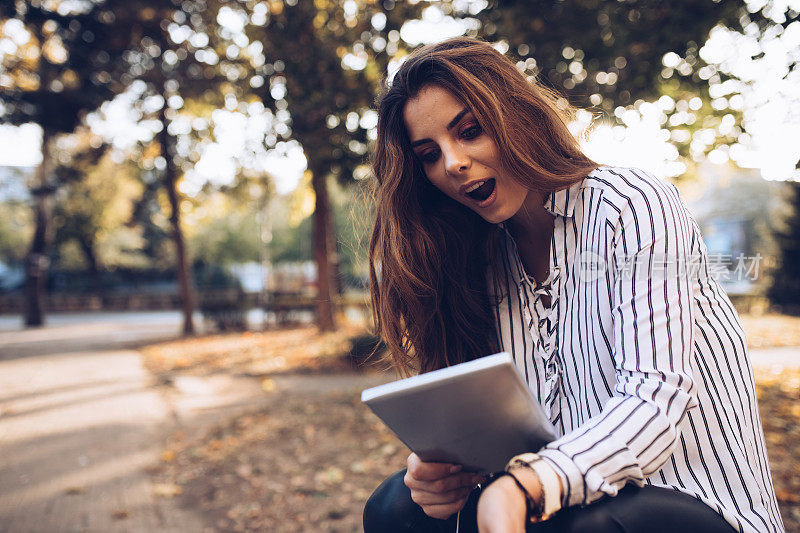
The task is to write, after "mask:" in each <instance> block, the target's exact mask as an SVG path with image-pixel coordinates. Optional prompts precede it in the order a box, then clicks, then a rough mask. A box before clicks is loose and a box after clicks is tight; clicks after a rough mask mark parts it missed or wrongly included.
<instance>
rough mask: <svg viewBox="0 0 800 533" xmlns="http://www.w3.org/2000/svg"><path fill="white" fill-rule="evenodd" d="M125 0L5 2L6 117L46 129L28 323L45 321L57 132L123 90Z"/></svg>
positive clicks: (29, 266)
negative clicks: (119, 74) (55, 5)
mask: <svg viewBox="0 0 800 533" xmlns="http://www.w3.org/2000/svg"><path fill="white" fill-rule="evenodd" d="M117 4H121V2H111V1H110V2H105V3H102V4H95V3H90V4H88V5H87V6H81V7H83V9H80V10H78V11H77V12H76V11H73V10H72V9H70V8H69V7H67V6H61V9H59V10H51V9H46V8H45V7H43V6H42V5H41V4H40V3H39V2H10V1H4V2H2V3H0V24H2V27H3V32H4V34H6V35H7V36H8V38H6V39H5V40H4V41H5V42H6V43H8V44H7V46H6V47H5V48H4V49H3V51H2V57H1V58H0V68H1V70H0V75H1V79H2V89H3V90H2V91H0V105H2V113H0V122H2V123H8V124H13V125H20V124H25V123H34V124H38V125H39V126H40V127H41V129H42V162H41V164H40V165H39V168H38V169H37V171H36V174H35V176H34V177H33V179H32V180H31V182H30V184H29V188H30V192H31V195H32V197H33V198H34V205H35V209H34V213H35V216H34V220H35V230H34V233H33V236H32V242H31V244H30V246H29V249H28V252H27V257H26V271H25V272H26V294H27V297H26V308H25V318H24V320H25V324H26V325H27V326H38V325H41V324H42V323H43V321H44V315H43V305H42V293H43V289H44V279H45V272H46V267H47V264H48V262H49V260H48V255H47V254H48V244H49V241H50V238H51V233H52V231H51V228H50V227H49V223H48V222H49V219H50V215H51V213H50V211H51V197H52V194H53V192H54V191H55V190H56V189H57V188H58V187H59V185H60V183H59V182H58V180H57V178H56V176H55V174H54V173H53V167H54V164H53V154H51V149H52V146H51V145H52V143H53V140H54V137H55V136H57V135H59V134H64V133H71V132H73V131H74V130H75V128H76V127H77V126H78V124H79V123H80V121H81V120H82V119H83V117H84V116H85V114H86V113H87V112H89V111H93V110H94V109H96V108H97V107H98V106H99V105H100V104H101V103H102V102H104V101H105V100H107V99H109V98H110V97H111V96H112V95H113V94H115V93H116V92H118V91H120V90H121V89H122V86H121V85H120V83H119V81H118V80H117V79H115V78H113V77H112V76H110V75H108V72H107V67H108V65H109V64H112V63H113V62H115V61H117V60H118V57H119V53H120V52H121V49H120V46H119V45H120V38H119V37H120V33H119V32H118V31H117V28H115V27H114V22H115V17H116V16H115V8H116V7H117ZM98 43H102V45H101V46H98Z"/></svg>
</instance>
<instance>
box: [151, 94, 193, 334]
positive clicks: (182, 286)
mask: <svg viewBox="0 0 800 533" xmlns="http://www.w3.org/2000/svg"><path fill="white" fill-rule="evenodd" d="M165 101H166V98H165ZM159 120H160V121H161V126H162V128H161V131H160V132H159V134H158V137H159V143H160V144H161V156H162V157H163V158H164V159H165V160H166V162H167V166H166V167H165V169H164V187H165V188H166V190H167V196H168V197H169V206H170V211H171V212H170V215H169V221H170V224H171V225H172V240H173V241H174V242H175V254H176V256H177V262H176V266H177V269H178V288H179V292H180V299H181V307H182V308H183V334H184V335H194V333H195V330H194V321H193V320H192V315H193V314H194V307H195V302H194V289H193V285H194V283H193V281H192V272H191V269H190V266H189V260H188V257H187V253H186V243H185V241H184V239H183V231H182V230H181V206H180V198H179V197H178V190H177V187H176V182H177V179H178V176H177V174H178V173H177V169H176V168H175V161H174V160H173V157H174V155H175V153H174V152H175V150H174V144H175V143H174V139H173V138H172V136H171V135H170V134H169V132H168V131H167V126H169V121H168V120H167V117H166V104H165V105H164V107H162V108H161V111H159Z"/></svg>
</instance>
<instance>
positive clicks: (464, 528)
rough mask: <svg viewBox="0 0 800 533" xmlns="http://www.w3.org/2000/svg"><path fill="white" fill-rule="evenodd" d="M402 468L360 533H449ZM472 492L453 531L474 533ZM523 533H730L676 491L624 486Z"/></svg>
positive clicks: (368, 510)
mask: <svg viewBox="0 0 800 533" xmlns="http://www.w3.org/2000/svg"><path fill="white" fill-rule="evenodd" d="M405 473H406V471H405V470H400V471H399V472H395V473H394V474H392V475H391V476H389V477H388V478H387V479H386V480H385V481H384V482H383V483H381V485H380V486H379V487H378V488H377V489H376V490H375V492H374V493H373V494H372V496H371V497H370V499H369V500H368V501H367V504H366V506H365V507H364V532H365V533H400V532H419V533H440V532H442V533H444V532H447V533H452V532H454V531H455V530H456V515H453V516H451V517H450V518H448V519H447V520H437V519H435V518H431V517H429V516H428V515H426V514H425V513H424V512H423V511H422V508H421V507H420V506H419V505H417V504H416V503H414V502H413V501H412V500H411V491H409V490H408V487H406V485H405V483H403V476H404V475H405ZM479 496H480V493H479V491H478V490H474V491H472V494H470V497H469V500H468V501H467V504H466V505H465V506H464V509H463V510H462V511H461V521H460V527H459V533H474V532H475V531H477V529H478V528H477V521H476V507H477V504H478V497H479ZM527 531H528V533H554V532H559V533H578V532H586V533H662V532H663V533H673V532H680V533H692V532H698V533H701V532H702V533H731V532H733V531H735V530H734V529H733V527H731V525H730V524H728V523H727V522H726V521H725V520H724V519H723V518H722V517H721V516H720V515H719V514H717V513H716V512H715V511H714V510H713V509H711V508H710V507H709V506H707V505H706V504H704V503H703V502H701V501H700V500H697V499H695V498H692V497H691V496H689V495H687V494H683V493H681V492H678V491H675V490H672V489H665V488H662V487H653V486H650V485H646V486H644V487H642V488H639V487H637V486H635V485H627V486H626V487H624V488H623V489H622V490H620V492H619V494H617V496H615V497H613V498H604V499H602V500H600V501H598V502H595V503H593V504H592V505H587V506H586V507H569V508H567V509H564V510H562V511H560V512H559V513H558V514H556V515H555V516H554V517H553V518H551V519H550V520H547V521H545V522H541V523H539V524H532V525H529V526H528V530H527Z"/></svg>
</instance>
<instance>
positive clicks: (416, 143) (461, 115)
mask: <svg viewBox="0 0 800 533" xmlns="http://www.w3.org/2000/svg"><path fill="white" fill-rule="evenodd" d="M467 113H469V109H467V108H466V107H465V108H464V109H462V110H461V111H459V113H458V114H457V115H456V116H455V117H454V118H453V120H451V121H450V124H448V125H447V129H448V130H452V129H453V128H454V127H455V126H456V124H458V121H459V120H461V119H462V118H464V115H466V114H467ZM427 142H432V139H428V138H427V137H426V138H425V139H420V140H418V141H414V142H413V143H411V148H414V147H416V146H419V145H420V144H425V143H427Z"/></svg>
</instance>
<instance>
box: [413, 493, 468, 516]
mask: <svg viewBox="0 0 800 533" xmlns="http://www.w3.org/2000/svg"><path fill="white" fill-rule="evenodd" d="M465 503H467V498H464V499H462V500H459V501H457V502H455V503H451V504H447V505H423V506H421V507H422V510H423V511H425V514H426V515H428V516H430V517H431V518H438V519H439V520H446V519H448V518H450V517H451V516H453V515H454V514H456V513H457V512H459V511H460V510H461V509H462V508H463V507H464V504H465Z"/></svg>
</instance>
